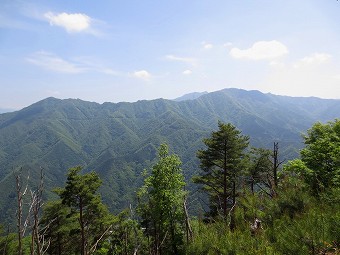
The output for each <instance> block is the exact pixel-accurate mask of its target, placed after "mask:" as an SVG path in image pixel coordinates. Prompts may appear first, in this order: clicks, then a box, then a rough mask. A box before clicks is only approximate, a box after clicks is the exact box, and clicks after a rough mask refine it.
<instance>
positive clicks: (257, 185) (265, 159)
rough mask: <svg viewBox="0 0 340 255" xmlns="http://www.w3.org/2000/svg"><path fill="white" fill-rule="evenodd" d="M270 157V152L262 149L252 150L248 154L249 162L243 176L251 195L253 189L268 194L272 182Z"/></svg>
mask: <svg viewBox="0 0 340 255" xmlns="http://www.w3.org/2000/svg"><path fill="white" fill-rule="evenodd" d="M271 155H272V152H271V151H270V150H268V149H263V148H252V149H251V150H250V152H249V153H248V157H249V159H248V160H249V162H248V165H247V170H246V172H245V176H246V180H247V183H248V184H249V185H250V190H251V192H252V193H253V194H254V192H255V189H257V190H258V189H261V191H264V192H265V193H270V189H271V188H272V182H273V163H272V161H271Z"/></svg>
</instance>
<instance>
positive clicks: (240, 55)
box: [230, 40, 288, 60]
mask: <svg viewBox="0 0 340 255" xmlns="http://www.w3.org/2000/svg"><path fill="white" fill-rule="evenodd" d="M287 53H288V49H287V47H286V46H285V45H284V44H282V43H281V42H278V41H275V40H274V41H259V42H256V43H254V44H253V46H252V47H250V48H248V49H245V50H241V49H239V48H232V49H231V50H230V55H231V56H232V57H233V58H237V59H250V60H263V59H275V58H279V57H281V56H283V55H285V54H287Z"/></svg>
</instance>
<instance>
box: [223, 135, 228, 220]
mask: <svg viewBox="0 0 340 255" xmlns="http://www.w3.org/2000/svg"><path fill="white" fill-rule="evenodd" d="M223 161H224V162H223V216H224V219H225V220H226V219H227V197H228V195H227V142H226V141H224V159H223Z"/></svg>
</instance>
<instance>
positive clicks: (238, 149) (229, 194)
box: [194, 122, 249, 227]
mask: <svg viewBox="0 0 340 255" xmlns="http://www.w3.org/2000/svg"><path fill="white" fill-rule="evenodd" d="M218 127H219V130H218V131H215V132H212V133H211V136H210V137H209V138H206V139H204V140H203V142H204V144H205V145H206V147H207V148H206V149H205V150H199V151H198V153H197V157H198V158H199V159H200V162H201V165H200V167H201V169H202V170H203V173H200V175H199V176H195V177H194V182H196V183H199V184H202V185H203V186H202V189H203V190H204V191H205V192H207V194H208V195H209V199H210V216H213V217H216V216H217V215H221V216H222V217H224V218H225V219H226V217H227V213H228V211H227V207H230V206H231V207H233V206H234V205H235V203H236V200H235V199H236V185H237V183H236V182H237V181H238V177H239V176H240V175H241V167H240V164H241V162H242V158H243V157H244V153H243V151H244V150H245V149H246V148H247V146H248V140H249V138H248V137H247V136H243V135H241V131H239V130H237V129H236V127H235V126H233V125H232V124H230V123H228V124H224V123H222V122H219V123H218ZM229 198H230V199H229ZM228 200H230V201H229V205H228ZM221 209H222V211H221ZM231 227H233V226H231Z"/></svg>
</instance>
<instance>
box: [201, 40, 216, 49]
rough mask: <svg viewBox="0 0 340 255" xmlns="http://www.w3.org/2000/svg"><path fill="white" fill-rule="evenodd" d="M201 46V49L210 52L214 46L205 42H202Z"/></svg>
mask: <svg viewBox="0 0 340 255" xmlns="http://www.w3.org/2000/svg"><path fill="white" fill-rule="evenodd" d="M202 45H203V48H204V49H206V50H210V49H212V48H213V47H214V45H212V44H211V43H207V42H203V43H202Z"/></svg>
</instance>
